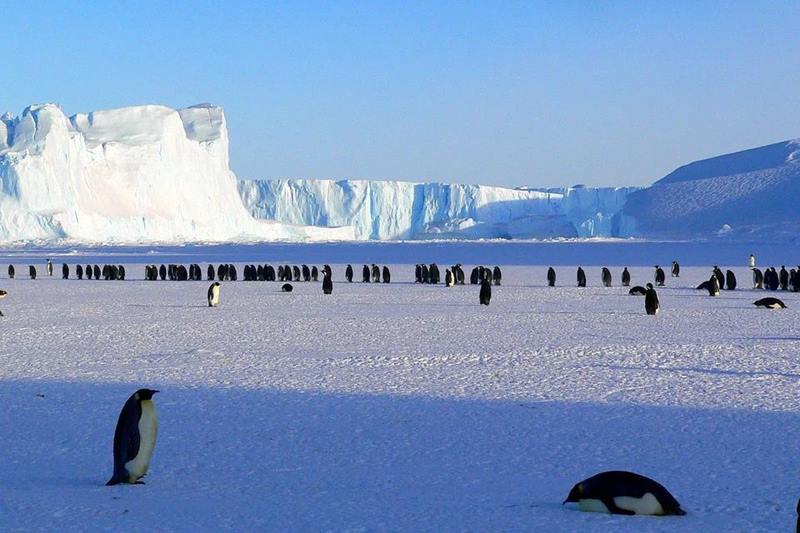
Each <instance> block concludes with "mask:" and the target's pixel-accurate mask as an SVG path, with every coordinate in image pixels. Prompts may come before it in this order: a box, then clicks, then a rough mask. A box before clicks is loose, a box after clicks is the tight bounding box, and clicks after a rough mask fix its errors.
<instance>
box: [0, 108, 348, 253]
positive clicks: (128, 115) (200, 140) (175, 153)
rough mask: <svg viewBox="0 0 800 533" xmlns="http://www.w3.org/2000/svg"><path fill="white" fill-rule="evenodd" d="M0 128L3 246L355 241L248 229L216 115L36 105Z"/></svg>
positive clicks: (342, 232) (265, 225)
mask: <svg viewBox="0 0 800 533" xmlns="http://www.w3.org/2000/svg"><path fill="white" fill-rule="evenodd" d="M0 122H2V128H0V242H15V241H55V240H68V241H76V242H83V243H145V242H183V241H191V242H222V241H253V240H280V239H290V240H336V239H352V238H353V235H352V231H350V230H349V229H348V228H305V227H296V226H291V225H286V224H279V223H274V222H266V221H260V220H255V219H253V218H252V217H251V216H250V215H249V214H248V213H247V211H246V210H245V209H244V206H243V205H242V202H241V199H240V197H239V194H238V191H237V188H236V176H235V175H234V174H233V172H231V170H230V168H229V162H228V131H227V125H226V121H225V115H224V113H223V110H222V108H220V107H215V106H211V105H208V104H203V105H199V106H194V107H190V108H187V109H181V110H178V111H176V110H174V109H170V108H168V107H165V106H158V105H145V106H136V107H126V108H120V109H112V110H107V111H95V112H92V113H87V114H84V113H79V114H77V115H74V116H72V117H70V118H67V116H66V115H65V114H64V113H63V112H62V110H61V109H60V108H59V107H58V106H57V105H55V104H41V105H34V106H30V107H28V108H26V109H25V111H24V112H23V113H22V115H20V116H19V117H16V118H13V117H11V116H10V115H4V116H3V118H2V121H0Z"/></svg>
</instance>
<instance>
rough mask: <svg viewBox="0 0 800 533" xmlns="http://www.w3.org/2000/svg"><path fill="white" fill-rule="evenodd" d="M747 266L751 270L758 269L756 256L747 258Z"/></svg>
mask: <svg viewBox="0 0 800 533" xmlns="http://www.w3.org/2000/svg"><path fill="white" fill-rule="evenodd" d="M747 266H748V267H750V268H755V267H756V256H755V255H753V254H750V257H749V258H747Z"/></svg>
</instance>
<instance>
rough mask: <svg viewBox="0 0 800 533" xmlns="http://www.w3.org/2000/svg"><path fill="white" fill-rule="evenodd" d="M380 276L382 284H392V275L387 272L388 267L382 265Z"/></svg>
mask: <svg viewBox="0 0 800 533" xmlns="http://www.w3.org/2000/svg"><path fill="white" fill-rule="evenodd" d="M381 274H383V282H384V283H391V282H392V273H391V272H389V267H388V266H386V265H383V269H381Z"/></svg>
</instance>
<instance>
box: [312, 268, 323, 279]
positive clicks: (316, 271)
mask: <svg viewBox="0 0 800 533" xmlns="http://www.w3.org/2000/svg"><path fill="white" fill-rule="evenodd" d="M324 275H325V274H324V272H323V277H324ZM311 281H319V269H318V268H317V266H316V265H314V266H312V267H311Z"/></svg>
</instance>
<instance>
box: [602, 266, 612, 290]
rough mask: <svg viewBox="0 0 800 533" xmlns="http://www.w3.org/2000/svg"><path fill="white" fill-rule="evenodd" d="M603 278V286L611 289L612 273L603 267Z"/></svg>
mask: <svg viewBox="0 0 800 533" xmlns="http://www.w3.org/2000/svg"><path fill="white" fill-rule="evenodd" d="M601 277H602V280H603V286H604V287H610V286H611V271H610V270H609V269H607V268H606V267H603V272H602V276H601Z"/></svg>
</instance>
